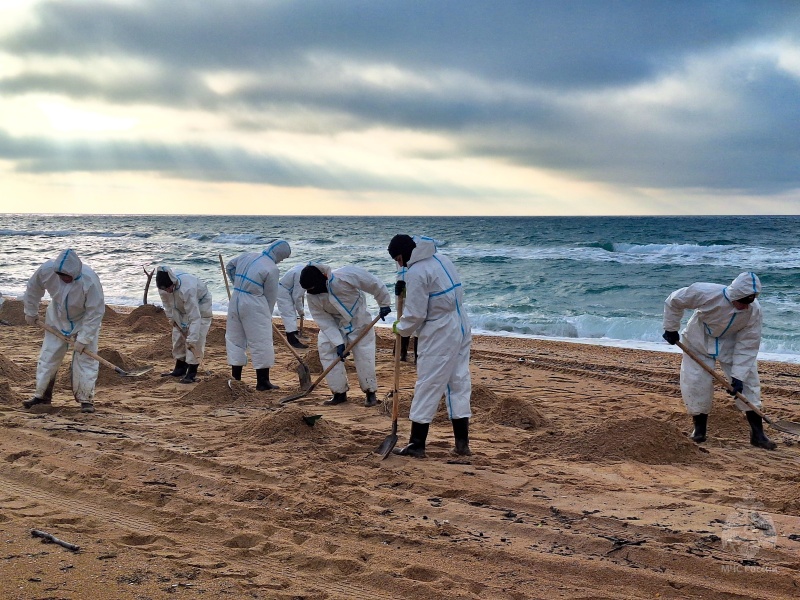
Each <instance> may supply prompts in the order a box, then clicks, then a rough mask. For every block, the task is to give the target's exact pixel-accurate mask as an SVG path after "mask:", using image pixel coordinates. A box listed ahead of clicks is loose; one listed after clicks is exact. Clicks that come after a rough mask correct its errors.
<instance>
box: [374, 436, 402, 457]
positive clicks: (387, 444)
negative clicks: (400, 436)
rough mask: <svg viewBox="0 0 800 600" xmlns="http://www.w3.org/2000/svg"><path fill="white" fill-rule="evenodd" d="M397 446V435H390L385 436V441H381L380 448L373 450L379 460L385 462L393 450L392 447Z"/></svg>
mask: <svg viewBox="0 0 800 600" xmlns="http://www.w3.org/2000/svg"><path fill="white" fill-rule="evenodd" d="M396 445H397V434H396V433H390V434H389V435H387V436H386V439H385V440H383V442H382V443H381V445H380V446H378V447H377V448H376V449H375V453H376V454H380V455H381V460H386V459H387V458H388V456H389V455H390V454H391V453H392V450H394V447H395V446H396Z"/></svg>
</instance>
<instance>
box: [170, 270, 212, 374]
mask: <svg viewBox="0 0 800 600" xmlns="http://www.w3.org/2000/svg"><path fill="white" fill-rule="evenodd" d="M156 287H157V288H158V295H159V296H161V303H162V304H163V305H164V312H165V313H166V314H167V319H168V320H169V322H170V324H171V325H172V356H173V358H174V359H175V368H174V369H173V370H172V371H171V372H169V373H162V376H169V377H180V378H181V379H180V383H194V381H195V379H196V378H197V368H198V366H199V365H200V361H201V360H203V355H204V354H205V349H206V336H208V330H209V329H210V328H211V317H212V316H213V314H212V312H211V292H209V291H208V286H207V285H206V283H205V281H202V280H201V279H198V278H197V277H196V276H194V275H192V274H191V273H184V272H183V271H177V272H175V271H173V270H172V269H170V268H169V267H165V266H161V267H158V269H157V270H156Z"/></svg>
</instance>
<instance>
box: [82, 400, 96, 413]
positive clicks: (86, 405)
mask: <svg viewBox="0 0 800 600" xmlns="http://www.w3.org/2000/svg"><path fill="white" fill-rule="evenodd" d="M81 412H82V413H93V412H94V404H92V403H91V402H81Z"/></svg>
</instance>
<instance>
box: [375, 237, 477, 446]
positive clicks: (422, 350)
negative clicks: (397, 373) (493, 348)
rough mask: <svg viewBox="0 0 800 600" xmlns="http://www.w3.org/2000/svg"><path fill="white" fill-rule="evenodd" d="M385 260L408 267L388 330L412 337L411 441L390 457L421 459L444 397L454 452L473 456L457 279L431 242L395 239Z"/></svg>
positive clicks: (467, 335) (468, 334)
mask: <svg viewBox="0 0 800 600" xmlns="http://www.w3.org/2000/svg"><path fill="white" fill-rule="evenodd" d="M388 250H389V255H390V256H391V257H392V258H393V259H394V260H395V261H397V264H398V265H399V266H400V267H408V271H407V272H406V274H405V286H403V285H402V284H403V282H402V281H398V282H397V285H398V286H399V289H397V290H396V291H397V292H399V293H398V295H400V294H401V293H403V292H405V306H404V308H403V316H402V318H401V319H400V320H399V321H396V322H395V323H394V326H393V328H392V329H393V331H394V333H396V334H399V335H401V336H409V335H411V334H413V333H414V332H417V335H418V336H419V338H418V342H419V353H418V356H417V383H416V385H415V386H414V399H413V400H412V401H411V411H410V413H409V415H408V418H409V419H410V420H411V437H410V439H409V442H408V445H407V446H405V447H404V448H400V449H395V450H394V452H395V454H402V455H408V456H414V457H417V458H424V457H425V441H426V439H427V437H428V429H429V428H430V424H431V421H433V417H434V415H435V414H436V410H437V409H438V407H439V401H440V400H441V399H442V396H444V399H445V404H446V405H447V414H448V417H450V420H451V421H452V424H453V437H454V438H455V450H454V453H455V454H458V455H462V456H469V455H470V454H472V452H471V451H470V448H469V418H470V417H471V416H472V411H471V408H470V396H471V394H472V380H471V378H470V372H469V353H470V346H471V345H472V329H471V327H470V322H469V317H467V313H466V310H465V308H464V289H463V287H462V286H461V278H460V277H459V275H458V272H457V271H456V268H455V266H454V265H453V263H452V262H451V261H450V259H449V258H447V257H446V256H443V255H442V254H439V253H438V252H437V250H436V245H435V243H434V241H433V240H432V239H431V238H425V237H418V236H414V237H413V238H412V237H410V236H408V235H396V236H394V237H393V238H392V240H391V242H389V248H388Z"/></svg>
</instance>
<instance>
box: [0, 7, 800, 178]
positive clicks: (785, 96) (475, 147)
mask: <svg viewBox="0 0 800 600" xmlns="http://www.w3.org/2000/svg"><path fill="white" fill-rule="evenodd" d="M38 17H39V19H38V21H37V23H36V24H35V25H34V26H32V27H31V28H29V29H26V30H22V31H17V32H14V33H13V34H12V35H10V36H8V37H7V38H6V39H4V40H1V41H0V48H4V49H6V50H7V51H9V52H12V53H14V54H16V55H17V56H20V57H29V58H33V57H46V58H47V57H49V58H53V57H73V58H76V59H79V60H87V59H92V58H97V57H106V58H110V59H114V58H115V57H118V58H120V59H126V60H128V59H135V60H140V61H143V62H146V63H148V64H149V65H150V66H151V69H150V71H149V72H150V73H151V75H147V76H141V75H139V76H133V77H131V78H129V79H122V80H118V81H112V82H106V81H103V80H101V79H99V78H97V77H94V76H92V75H91V74H86V75H85V76H81V75H75V74H69V75H63V74H48V75H42V74H31V73H23V74H21V75H19V76H15V77H9V78H6V79H5V80H0V91H2V92H3V93H4V94H7V95H13V94H25V93H29V92H33V91H48V92H54V93H60V94H65V95H68V96H71V97H74V98H83V97H87V96H90V97H97V98H102V99H105V100H107V101H110V102H115V103H133V102H136V103H152V104H161V105H164V106H170V107H176V106H179V107H180V106H183V107H192V108H198V107H200V108H204V109H206V110H210V111H212V110H213V111H215V112H216V113H217V114H220V115H227V116H228V117H229V119H230V121H231V123H233V124H234V125H236V126H238V127H240V128H242V130H251V131H252V130H254V129H257V128H260V127H263V128H269V127H272V126H273V125H274V124H275V123H277V122H283V123H284V126H285V127H296V128H298V129H303V128H307V129H319V130H323V131H328V132H330V133H335V132H339V131H343V130H351V129H363V128H367V127H374V126H391V127H398V128H407V129H413V130H419V131H428V132H435V133H437V134H442V135H446V136H448V137H449V138H450V139H452V140H454V141H455V142H456V144H457V147H458V148H459V150H458V152H460V153H461V154H462V155H464V156H492V157H495V158H498V159H501V160H506V161H508V162H509V163H513V164H520V165H524V166H530V167H543V168H547V169H552V170H556V171H561V172H564V173H567V174H572V175H573V176H577V177H581V178H585V179H591V180H598V181H606V182H610V183H614V184H618V185H627V186H633V187H664V188H707V189H709V190H712V191H713V190H715V189H718V190H722V191H724V190H747V191H750V192H754V193H777V192H783V191H786V190H792V189H797V188H800V168H798V167H797V165H798V164H800V161H798V154H799V153H800V135H798V134H800V108H799V107H800V103H798V102H797V98H798V97H800V76H799V75H798V74H797V73H795V74H794V75H793V76H792V75H789V74H787V73H786V72H785V71H784V70H782V69H781V68H780V67H779V66H778V65H776V64H773V63H770V62H768V61H766V60H764V59H755V58H749V59H743V60H746V61H747V62H745V63H743V64H735V63H731V64H722V65H720V70H722V69H729V71H721V72H720V73H718V80H717V81H715V83H714V84H713V86H714V87H713V88H712V89H710V90H708V91H707V92H705V93H707V94H718V95H720V96H722V97H724V98H725V102H724V104H725V106H724V107H722V106H719V107H717V106H714V105H713V103H710V104H700V105H693V104H691V103H686V101H685V100H682V99H680V98H678V99H674V100H671V101H666V100H665V104H664V105H661V104H658V103H656V104H655V105H653V106H650V105H636V104H633V103H631V104H628V105H622V106H620V105H618V104H614V103H613V102H608V101H607V100H604V98H607V97H608V96H611V95H613V94H614V92H620V93H622V92H624V90H626V89H634V88H636V87H637V86H644V85H649V84H655V83H656V82H658V81H659V80H661V79H663V78H668V77H680V76H682V75H684V74H685V73H686V71H687V70H689V69H690V67H689V65H691V64H692V63H693V62H695V61H697V60H701V59H703V58H704V57H705V58H706V60H713V57H714V56H725V55H726V53H727V52H733V51H735V50H737V49H741V48H744V47H746V46H747V45H748V44H761V45H762V46H763V45H764V44H767V43H769V42H773V43H774V42H777V41H779V40H782V41H784V42H786V43H789V42H791V43H793V44H795V45H796V46H800V4H798V3H797V2H794V1H792V0H787V1H783V2H782V1H777V0H774V1H771V2H751V1H747V0H741V1H733V0H730V1H722V0H720V1H716V2H714V1H697V0H686V1H677V0H672V1H663V2H641V1H640V0H628V1H612V2H590V1H586V2H579V1H547V2H545V1H537V2H533V1H529V0H520V1H510V0H505V1H503V2H488V1H480V2H478V1H470V0H438V1H437V2H428V1H413V0H403V1H396V2H374V1H373V0H363V1H344V0H340V1H337V2H330V1H329V0H317V1H304V2H280V1H242V2H237V3H235V4H231V3H229V2H227V1H225V2H222V1H218V0H204V1H203V2H194V1H188V0H185V1H177V0H162V1H158V0H147V1H142V2H139V3H136V4H128V3H122V4H107V3H104V2H82V3H79V4H73V3H61V2H56V3H45V4H43V5H41V6H40V7H39V8H38ZM708 57H711V58H708ZM350 64H352V65H356V67H355V68H358V66H359V65H366V64H370V65H386V66H391V67H393V68H396V69H398V70H399V71H400V72H402V73H404V74H411V75H413V76H416V77H418V78H419V79H420V80H421V81H423V82H424V83H425V84H426V85H413V84H409V85H401V86H395V85H382V84H380V83H376V82H374V81H372V80H369V79H358V78H355V79H354V78H352V77H350V75H348V73H347V72H346V69H345V68H344V67H345V66H346V65H350ZM207 71H216V72H225V71H230V72H235V73H245V74H251V75H255V76H256V77H257V81H258V82H257V83H252V84H250V85H248V86H246V87H243V88H241V89H239V90H237V91H236V92H234V93H231V94H227V95H223V94H219V93H216V92H214V91H213V90H212V89H210V88H209V87H208V86H207V85H206V84H205V83H204V81H203V79H202V74H203V73H204V72H207ZM459 83H461V85H459ZM693 83H694V84H697V83H698V81H696V80H695V81H694V82H691V81H690V83H689V84H688V85H692V84H693ZM700 83H702V82H700ZM698 93H699V94H702V93H703V92H698ZM579 98H588V100H587V101H586V102H585V103H581V102H580V101H577V100H576V99H579ZM292 111H295V112H296V111H302V112H304V113H306V114H308V115H310V116H309V118H308V122H307V123H305V124H304V123H294V124H292V125H288V121H287V120H285V119H284V118H283V116H284V115H285V114H287V113H290V112H292ZM626 111H631V113H632V112H633V111H635V112H636V114H635V115H634V114H631V113H628V112H626ZM243 115H247V116H243ZM34 145H35V144H34ZM88 148H89V146H87V147H86V151H84V152H77V153H76V155H75V156H72V157H70V159H69V163H64V162H63V160H64V159H57V157H55V156H53V155H50V154H48V153H47V151H46V148H45V147H44V146H43V147H41V148H40V150H41V151H42V152H44V154H43V156H41V157H40V158H37V157H35V156H33V155H32V156H30V157H29V158H28V159H27V160H28V162H26V163H24V168H27V169H35V170H39V171H41V170H48V169H54V170H61V169H67V168H76V169H78V168H85V167H86V166H87V165H88V166H90V167H91V166H92V165H93V166H94V168H98V169H103V168H110V165H108V167H107V163H108V161H103V160H101V159H99V158H98V156H97V154H96V153H93V152H91V151H89V149H88ZM76 150H77V149H76ZM232 152H233V153H234V154H235V153H236V152H237V151H236V150H235V149H234V150H231V149H225V150H214V149H210V148H205V149H198V148H195V149H193V150H192V151H191V152H190V154H191V156H192V161H193V164H195V165H196V168H187V167H186V166H185V165H179V164H178V161H177V160H175V159H174V156H175V154H176V152H175V150H174V149H172V150H169V151H167V150H164V149H159V148H156V147H153V146H152V145H146V144H145V145H143V146H142V147H141V149H140V150H138V151H137V150H136V149H135V148H134V147H131V146H127V145H123V148H122V149H120V148H117V154H116V155H114V156H115V160H116V161H118V162H117V163H116V164H122V161H129V162H128V163H127V164H128V168H130V169H133V170H135V169H138V168H140V167H139V165H140V164H141V165H147V166H148V167H153V165H154V163H155V161H152V160H150V157H152V156H155V155H160V158H161V159H162V160H163V161H164V162H163V163H162V164H164V165H167V166H166V167H162V168H163V169H164V170H166V171H168V172H170V173H172V174H178V173H179V174H180V175H181V176H184V177H188V178H198V179H222V180H229V179H234V180H237V181H253V182H262V181H266V180H269V182H270V183H274V184H276V185H311V186H320V187H324V188H330V187H331V186H334V187H335V185H334V182H344V181H346V180H351V179H352V181H353V183H352V185H346V184H343V183H340V185H343V187H347V188H348V189H353V188H359V187H361V186H363V185H366V186H367V187H370V188H373V187H376V188H380V187H381V186H383V187H386V188H389V189H392V188H393V187H394V186H395V182H392V181H385V182H381V181H379V180H378V179H376V178H375V177H374V176H365V175H359V174H357V173H352V172H348V173H336V174H334V173H321V174H320V173H318V172H317V171H316V170H315V169H314V168H311V167H309V166H303V165H299V164H295V165H286V164H281V163H280V162H279V161H274V160H273V161H270V160H268V159H264V158H263V157H253V156H251V155H249V154H248V153H246V152H243V151H238V152H239V153H240V154H239V155H238V156H236V157H235V160H234V157H232V156H231V153H232ZM97 161H99V162H97ZM141 168H145V167H144V166H142V167H141ZM364 182H368V183H364ZM399 187H401V188H406V187H407V185H406V184H402V185H400V186H399ZM408 189H409V191H413V190H414V189H415V186H414V185H412V186H410V187H408Z"/></svg>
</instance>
